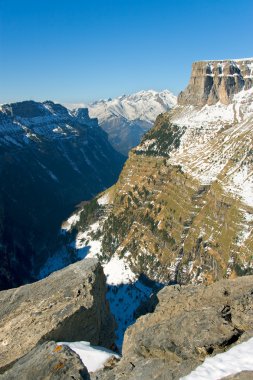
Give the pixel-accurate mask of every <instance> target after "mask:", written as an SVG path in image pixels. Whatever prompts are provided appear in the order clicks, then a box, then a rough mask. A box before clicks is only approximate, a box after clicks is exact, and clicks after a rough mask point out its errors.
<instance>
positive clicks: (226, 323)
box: [92, 276, 253, 380]
mask: <svg viewBox="0 0 253 380" xmlns="http://www.w3.org/2000/svg"><path fill="white" fill-rule="evenodd" d="M158 299H159V303H158V305H157V307H156V309H155V311H154V313H152V314H147V315H145V316H143V317H140V318H139V319H138V320H137V322H136V323H135V324H134V325H132V326H131V327H130V328H128V330H127V331H126V334H125V337H124V344H123V359H122V360H121V361H120V362H119V364H118V365H116V366H115V367H114V369H112V370H109V371H100V372H98V373H97V374H95V375H93V377H92V379H99V380H126V379H127V380H141V379H161V380H162V379H167V380H170V379H171V380H172V379H173V380H178V379H179V378H181V377H182V376H185V375H187V374H189V373H190V372H191V371H192V370H193V369H195V368H196V367H197V366H198V365H199V364H201V363H202V362H203V360H204V359H205V358H206V357H207V356H210V355H214V354H216V353H219V352H223V351H225V350H227V349H229V348H230V347H231V346H233V345H234V344H237V343H239V342H241V341H243V340H246V339H249V337H251V336H252V331H253V308H252V305H253V276H246V277H242V278H240V279H236V280H223V281H220V282H217V283H215V284H212V285H209V286H204V285H200V286H193V285H189V286H182V287H180V286H168V287H165V288H164V289H163V290H161V291H160V292H159V293H158Z"/></svg>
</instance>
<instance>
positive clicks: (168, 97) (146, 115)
mask: <svg viewBox="0 0 253 380" xmlns="http://www.w3.org/2000/svg"><path fill="white" fill-rule="evenodd" d="M175 104H176V97H175V96H174V95H173V94H172V93H171V92H170V91H168V90H164V91H161V92H157V91H153V90H149V91H140V92H137V93H136V94H132V95H129V96H127V95H123V96H120V97H118V98H115V99H108V100H100V101H97V102H94V103H92V104H89V105H88V108H89V113H90V115H91V116H92V117H97V118H98V121H99V124H100V125H101V127H102V128H103V129H104V130H105V131H106V132H107V133H108V135H109V141H110V142H111V144H112V145H113V147H114V148H115V149H116V150H118V151H119V152H120V153H122V154H124V155H126V156H127V155H128V152H129V150H130V149H131V148H133V147H134V146H136V145H138V144H139V143H140V141H141V137H142V136H143V134H144V133H145V132H147V131H148V130H149V129H150V128H151V127H152V125H153V123H154V121H155V119H156V117H157V115H159V114H160V113H163V112H166V111H168V110H169V109H170V108H172V107H173V106H174V105H175Z"/></svg>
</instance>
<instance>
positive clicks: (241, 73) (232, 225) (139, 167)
mask: <svg viewBox="0 0 253 380" xmlns="http://www.w3.org/2000/svg"><path fill="white" fill-rule="evenodd" d="M238 83H240V85H239V84H238ZM252 84H253V59H249V60H241V61H240V60H238V61H218V62H216V61H215V62H200V63H195V64H194V65H193V73H192V78H191V81H190V85H189V86H188V87H187V89H186V91H185V92H183V93H181V94H180V95H179V105H178V106H177V107H175V108H174V109H173V110H171V111H170V112H169V113H165V114H163V115H160V116H159V117H158V118H157V120H156V123H155V126H154V128H153V129H152V130H150V131H149V132H148V133H147V134H146V135H145V136H144V138H143V140H142V142H141V144H140V145H139V146H138V147H137V148H136V149H134V150H132V152H131V154H130V157H129V159H128V161H127V162H126V164H125V166H124V169H123V171H122V173H121V175H120V178H119V180H118V182H117V184H116V185H115V186H114V187H112V188H111V189H109V190H108V191H107V192H106V193H105V194H104V195H103V197H102V198H99V199H95V200H93V201H92V203H91V204H89V205H86V206H85V207H84V208H83V209H81V210H80V211H79V214H78V218H77V219H78V220H76V221H75V223H73V224H72V226H71V228H72V229H73V228H74V225H75V228H76V229H78V231H79V234H78V235H77V243H76V244H77V248H79V249H80V248H82V247H85V246H90V247H92V249H93V253H94V252H95V253H96V254H98V255H100V257H101V260H102V261H104V262H107V261H109V262H110V260H111V258H112V257H113V258H114V259H115V257H118V258H119V259H120V258H124V261H125V262H126V263H127V265H128V266H129V267H130V268H131V270H132V271H133V272H134V273H135V274H136V276H137V278H138V274H140V273H144V274H145V275H146V276H148V277H149V278H151V279H152V280H155V281H159V282H163V283H171V282H178V283H200V282H204V283H210V282H213V281H215V280H217V279H221V278H224V277H230V278H232V277H236V276H239V275H242V274H248V273H252V271H253V256H252V249H253V233H252V231H253V176H252V174H253V155H252V154H253V144H252V137H253V136H252V131H253V129H252V124H253V88H252ZM210 93H212V94H214V93H215V94H216V95H215V96H216V97H215V98H212V101H210V97H209V95H208V94H210ZM189 94H192V96H191V97H190V98H188V96H189ZM187 99H190V101H189V102H188V100H187ZM194 99H195V100H194ZM200 99H201V101H200ZM210 103H211V105H209V104H210ZM72 221H73V218H72Z"/></svg>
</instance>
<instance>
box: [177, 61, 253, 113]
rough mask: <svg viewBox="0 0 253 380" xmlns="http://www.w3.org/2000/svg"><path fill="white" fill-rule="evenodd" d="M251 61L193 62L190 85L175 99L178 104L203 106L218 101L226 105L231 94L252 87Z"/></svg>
mask: <svg viewBox="0 0 253 380" xmlns="http://www.w3.org/2000/svg"><path fill="white" fill-rule="evenodd" d="M252 62H253V60H252V59H246V60H238V61H232V60H227V61H209V62H205V61H202V62H194V63H193V65H192V73H191V79H190V83H189V85H188V86H187V87H186V89H185V90H184V91H182V92H181V93H180V94H179V96H178V104H180V105H194V106H203V105H205V104H208V105H212V104H215V103H217V102H218V101H220V102H221V103H223V104H229V103H230V101H231V99H232V97H233V96H234V94H237V93H238V92H240V91H241V90H242V89H245V90H248V89H249V88H251V87H252V86H253V76H252V74H251V66H250V65H252Z"/></svg>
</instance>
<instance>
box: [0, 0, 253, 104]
mask: <svg viewBox="0 0 253 380" xmlns="http://www.w3.org/2000/svg"><path fill="white" fill-rule="evenodd" d="M252 19H253V1H252V0H241V1H238V0H237V1H235V0H230V1H228V0H209V1H207V0H89V1H88V0H0V103H6V102H11V101H19V100H24V99H34V100H46V99H52V100H55V101H60V102H86V101H92V100H95V99H100V98H108V97H114V96H118V95H121V94H129V93H132V92H135V91H138V90H142V89H151V88H152V89H157V90H161V89H164V88H168V89H170V90H172V91H173V92H175V93H178V92H179V91H180V90H182V89H183V88H184V87H185V86H186V84H187V82H188V79H189V75H190V70H191V63H192V62H193V61H196V60H203V59H204V60H207V59H225V58H241V57H242V58H244V57H251V56H253V47H252V46H253V45H252V38H253V23H252Z"/></svg>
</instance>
